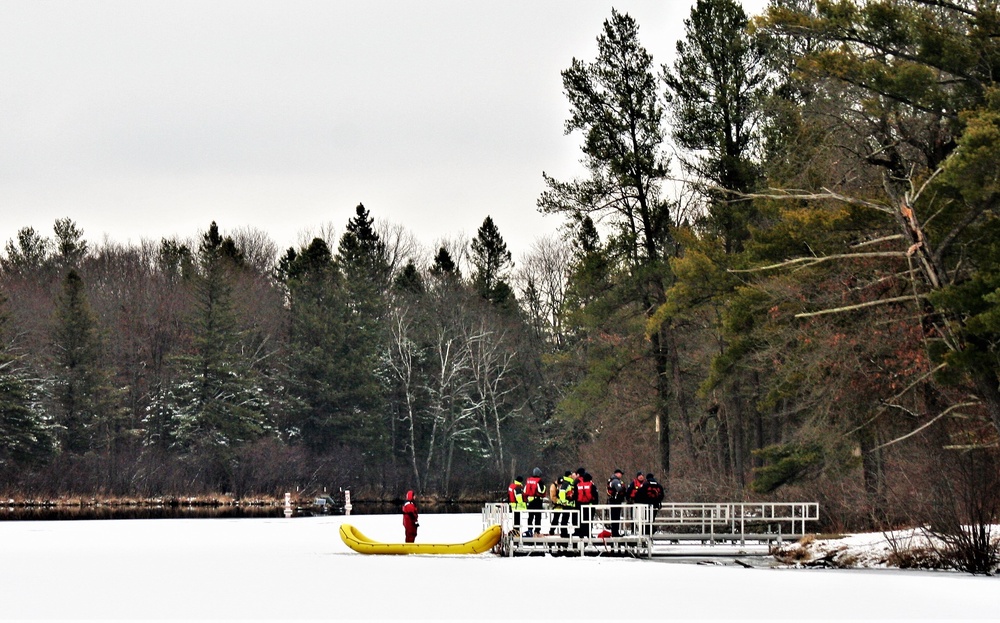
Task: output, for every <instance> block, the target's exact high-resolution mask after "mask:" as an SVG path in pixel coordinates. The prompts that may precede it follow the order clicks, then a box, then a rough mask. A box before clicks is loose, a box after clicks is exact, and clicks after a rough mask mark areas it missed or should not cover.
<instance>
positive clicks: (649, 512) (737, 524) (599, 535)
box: [483, 502, 819, 557]
mask: <svg viewBox="0 0 1000 623" xmlns="http://www.w3.org/2000/svg"><path fill="white" fill-rule="evenodd" d="M586 510H587V515H586V516H583V515H582V514H581V512H580V510H557V509H553V508H544V509H542V510H536V511H530V510H522V511H518V513H517V515H518V518H519V523H518V525H515V513H514V511H512V510H510V507H509V505H508V504H504V503H491V504H487V505H485V506H484V507H483V526H484V527H488V526H491V525H496V524H499V525H501V526H502V527H503V530H504V537H503V539H502V541H501V543H500V545H499V546H498V550H499V552H500V553H501V554H504V555H508V556H513V555H530V554H546V553H547V554H574V555H588V554H589V555H624V556H635V557H651V556H656V555H657V554H658V551H657V550H658V549H659V550H660V553H662V550H663V548H662V547H658V546H662V545H671V546H672V545H680V544H682V543H695V542H697V543H701V544H704V545H709V546H714V545H716V544H721V543H727V544H735V543H738V544H739V545H741V546H744V545H746V543H747V542H748V541H750V542H756V543H759V544H770V543H775V542H777V543H781V542H783V541H787V540H796V539H799V538H801V537H802V536H803V535H805V534H807V525H808V524H810V523H812V522H816V521H818V520H819V504H817V503H815V502H759V503H747V502H722V503H676V502H671V503H665V504H662V505H661V507H660V508H659V509H653V507H651V506H648V505H645V504H626V505H612V504H593V505H588V506H587V507H586ZM613 511H614V512H616V513H617V518H614V519H613V516H614V515H613ZM529 513H538V514H539V517H540V520H541V522H540V524H541V528H540V531H539V533H538V534H537V535H536V534H534V530H532V531H531V533H530V534H526V532H527V531H528V523H529V522H528V515H529ZM581 521H585V522H586V523H587V524H588V525H587V526H586V528H584V529H580V523H581ZM563 522H565V525H564V526H563V525H560V524H561V523H563ZM612 523H617V524H618V527H619V530H618V533H619V534H620V536H616V537H613V536H608V534H609V533H610V532H612V530H611V527H612ZM574 535H575V536H574Z"/></svg>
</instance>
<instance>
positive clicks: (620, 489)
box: [608, 478, 625, 504]
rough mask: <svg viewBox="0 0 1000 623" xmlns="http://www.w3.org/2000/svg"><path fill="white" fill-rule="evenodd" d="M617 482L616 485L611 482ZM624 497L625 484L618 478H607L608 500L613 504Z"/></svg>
mask: <svg viewBox="0 0 1000 623" xmlns="http://www.w3.org/2000/svg"><path fill="white" fill-rule="evenodd" d="M615 482H617V483H618V484H617V486H616V485H614V484H612V483H615ZM624 499H625V484H624V483H623V482H622V481H621V479H620V478H611V479H609V480H608V502H610V503H611V504H615V503H617V502H621V501H622V500H624Z"/></svg>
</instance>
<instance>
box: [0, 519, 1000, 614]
mask: <svg viewBox="0 0 1000 623" xmlns="http://www.w3.org/2000/svg"><path fill="white" fill-rule="evenodd" d="M344 521H346V522H350V523H353V524H354V525H356V526H357V527H358V528H359V529H360V530H361V531H362V532H364V533H365V534H366V535H367V536H369V537H371V538H373V539H377V540H382V541H399V540H402V537H403V527H402V522H401V519H400V517H399V516H396V515H378V516H371V515H369V516H353V517H311V518H293V519H154V520H98V521H49V522H14V521H8V522H0V619H4V620H9V619H70V620H72V619H102V620H108V619H119V620H120V619H169V620H192V619H194V620H198V619H230V620H233V619H235V620H248V619H269V620H274V619H278V620H284V621H292V620H302V619H408V620H412V619H435V620H436V619H448V620H469V619H471V620H512V619H513V620H518V619H519V620H552V619H556V620H575V619H581V620H604V621H606V620H635V619H644V618H645V619H672V620H677V619H726V620H746V619H771V620H801V619H811V620H816V619H823V620H830V619H880V620H884V619H911V620H912V619H941V618H946V619H952V620H954V619H977V618H995V617H997V616H1000V610H998V608H997V599H996V595H997V590H998V589H1000V584H998V581H1000V580H997V579H996V578H982V577H972V576H968V575H964V574H956V573H935V572H923V571H909V572H907V571H894V570H881V571H875V570H828V569H809V570H799V569H761V568H756V569H745V568H743V567H739V566H735V565H726V566H699V565H693V564H679V563H674V564H671V563H664V562H662V561H659V560H652V561H648V560H634V559H622V558H616V559H610V558H582V559H581V558H551V557H520V558H499V557H495V556H493V555H490V554H484V555H479V556H430V555H425V556H364V555H361V554H356V553H354V552H352V551H351V550H349V549H348V548H347V547H346V546H345V545H344V544H343V543H342V542H341V541H340V538H339V533H338V528H339V526H340V524H341V523H342V522H344ZM482 528H483V526H482V525H481V520H480V517H479V515H477V514H468V515H422V516H421V518H420V533H419V535H418V537H417V541H418V542H459V541H466V540H468V539H471V538H473V537H475V536H477V535H478V534H479V533H480V531H481V530H482ZM557 588H558V589H559V590H560V591H561V592H560V594H559V595H556V593H555V591H556V589H557ZM536 604H537V605H536Z"/></svg>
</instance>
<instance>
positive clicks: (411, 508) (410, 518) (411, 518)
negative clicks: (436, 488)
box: [403, 491, 420, 543]
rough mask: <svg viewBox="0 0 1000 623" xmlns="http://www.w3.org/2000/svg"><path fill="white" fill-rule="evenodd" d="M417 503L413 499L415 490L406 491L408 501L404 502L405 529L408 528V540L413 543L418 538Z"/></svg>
mask: <svg viewBox="0 0 1000 623" xmlns="http://www.w3.org/2000/svg"><path fill="white" fill-rule="evenodd" d="M417 512H418V511H417V504H416V502H414V499H413V491H407V492H406V503H404V504H403V529H404V530H406V542H407V543H413V542H414V541H415V540H416V538H417V528H419V527H420V524H419V523H417Z"/></svg>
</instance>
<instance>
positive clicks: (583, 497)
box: [576, 480, 594, 504]
mask: <svg viewBox="0 0 1000 623" xmlns="http://www.w3.org/2000/svg"><path fill="white" fill-rule="evenodd" d="M576 501H577V503H578V504H590V503H591V502H593V501H594V483H593V482H592V481H586V480H584V481H583V482H580V483H577V485H576Z"/></svg>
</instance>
